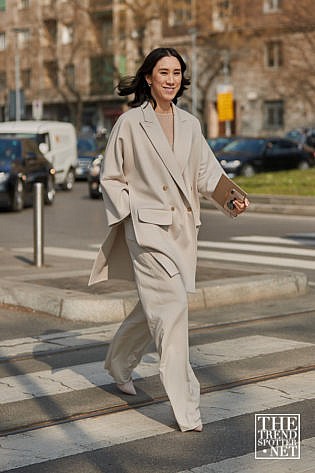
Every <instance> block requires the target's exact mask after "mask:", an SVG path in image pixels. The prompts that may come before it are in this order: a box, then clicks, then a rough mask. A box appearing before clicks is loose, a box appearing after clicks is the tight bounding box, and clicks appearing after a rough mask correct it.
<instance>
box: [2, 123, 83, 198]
mask: <svg viewBox="0 0 315 473" xmlns="http://www.w3.org/2000/svg"><path fill="white" fill-rule="evenodd" d="M0 138H29V139H33V140H35V141H36V142H37V144H38V145H39V149H40V151H41V152H42V153H43V155H44V156H45V158H46V159H47V160H48V161H50V162H51V164H52V166H53V167H54V169H55V170H56V175H55V181H56V185H58V186H60V187H61V188H62V189H64V190H67V191H70V190H71V189H72V188H73V184H74V172H75V168H76V166H77V164H78V155H77V136H76V131H75V128H74V126H73V125H71V123H64V122H57V121H44V120H25V121H17V122H3V123H0Z"/></svg>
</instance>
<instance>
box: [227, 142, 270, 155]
mask: <svg viewBox="0 0 315 473" xmlns="http://www.w3.org/2000/svg"><path fill="white" fill-rule="evenodd" d="M264 147H265V140H260V139H257V140H247V139H239V140H235V141H232V142H231V143H229V144H228V145H226V146H225V148H224V151H227V152H230V151H233V152H245V153H261V152H262V151H263V149H264Z"/></svg>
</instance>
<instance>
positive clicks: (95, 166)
mask: <svg viewBox="0 0 315 473" xmlns="http://www.w3.org/2000/svg"><path fill="white" fill-rule="evenodd" d="M102 160H103V155H102V154H100V155H99V156H98V157H97V158H95V159H94V160H93V161H92V163H91V165H90V166H89V169H88V176H87V179H88V186H89V196H90V197H91V198H92V199H98V198H99V197H101V196H102V193H101V186H100V172H101V164H102Z"/></svg>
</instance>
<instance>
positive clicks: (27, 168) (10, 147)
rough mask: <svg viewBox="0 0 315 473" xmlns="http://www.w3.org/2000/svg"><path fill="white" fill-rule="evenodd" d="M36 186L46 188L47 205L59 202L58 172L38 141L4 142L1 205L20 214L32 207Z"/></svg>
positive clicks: (0, 157)
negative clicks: (57, 195) (56, 176)
mask: <svg viewBox="0 0 315 473" xmlns="http://www.w3.org/2000/svg"><path fill="white" fill-rule="evenodd" d="M35 182H42V183H43V184H44V201H45V203H46V204H52V203H53V201H54V198H55V169H54V168H53V166H52V164H51V163H50V162H49V161H48V160H47V159H46V158H45V157H44V155H43V154H42V153H41V152H40V151H39V149H38V145H37V143H36V142H35V141H33V140H29V139H24V138H19V139H13V138H0V205H1V206H6V207H7V206H9V208H10V209H11V210H13V211H20V210H22V209H23V208H24V207H25V206H26V205H32V201H33V186H34V183H35Z"/></svg>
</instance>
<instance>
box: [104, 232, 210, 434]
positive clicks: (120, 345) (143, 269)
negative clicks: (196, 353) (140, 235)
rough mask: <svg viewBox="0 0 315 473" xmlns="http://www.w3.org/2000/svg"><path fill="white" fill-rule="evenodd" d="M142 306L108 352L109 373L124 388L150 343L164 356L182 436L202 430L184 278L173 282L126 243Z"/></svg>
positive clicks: (163, 372)
mask: <svg viewBox="0 0 315 473" xmlns="http://www.w3.org/2000/svg"><path fill="white" fill-rule="evenodd" d="M126 241H127V244H128V248H129V252H130V256H131V259H132V261H133V266H134V272H135V279H136V284H137V289H138V293H139V300H140V302H139V303H138V304H137V306H136V307H135V309H134V310H133V311H132V312H131V314H130V315H129V316H128V317H127V318H126V319H125V320H124V322H123V323H122V325H121V327H120V328H119V330H118V331H117V333H116V335H115V336H114V339H113V341H112V343H111V345H110V347H109V351H108V354H107V357H106V361H105V368H106V369H107V370H108V371H109V372H110V374H111V375H112V377H113V378H114V380H115V381H116V382H117V383H119V384H123V383H126V382H128V381H129V380H130V378H131V373H132V370H133V369H134V368H135V367H136V366H137V364H138V363H139V362H140V360H141V357H142V355H143V354H144V352H145V350H146V348H147V346H148V345H149V343H150V341H151V340H152V338H153V340H154V342H155V345H156V349H157V352H158V353H159V356H160V378H161V381H162V383H163V386H164V388H165V391H166V393H167V395H168V397H169V400H170V402H171V405H172V408H173V411H174V414H175V418H176V420H177V423H178V425H179V427H180V429H181V430H182V431H185V430H191V429H193V428H195V427H197V426H198V425H200V424H201V419H200V411H199V400H200V386H199V383H198V380H197V378H196V377H195V374H194V372H193V370H192V368H191V366H190V363H189V347H188V300H187V293H186V290H185V287H184V284H183V281H182V278H181V276H180V274H176V275H175V276H173V277H170V276H169V275H168V273H167V272H166V271H165V270H164V268H163V267H162V266H161V265H160V263H159V262H158V261H157V260H156V259H155V258H154V257H153V256H152V254H151V253H150V252H148V251H145V250H143V249H142V248H141V247H139V246H138V244H137V242H136V241H135V240H129V239H127V240H126Z"/></svg>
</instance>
